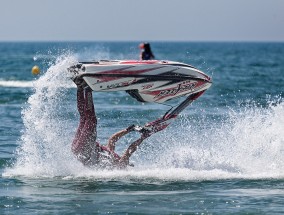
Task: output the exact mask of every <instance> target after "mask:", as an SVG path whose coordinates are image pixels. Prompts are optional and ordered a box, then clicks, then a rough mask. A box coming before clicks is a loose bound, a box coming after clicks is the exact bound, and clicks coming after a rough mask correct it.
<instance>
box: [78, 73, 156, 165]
mask: <svg viewBox="0 0 284 215" xmlns="http://www.w3.org/2000/svg"><path fill="white" fill-rule="evenodd" d="M74 82H75V83H76V85H77V108H78V111H79V115H80V122H79V126H78V129H77V132H76V135H75V138H74V140H73V143H72V152H73V153H74V154H75V155H76V157H77V159H78V160H79V161H81V162H82V163H83V164H84V165H86V166H99V167H118V168H125V167H126V166H127V165H129V158H130V156H131V155H132V154H133V153H134V152H135V151H136V149H137V147H138V146H139V145H140V144H141V143H142V141H143V140H145V139H146V138H147V137H149V136H150V135H151V134H150V133H149V132H144V133H143V132H142V134H141V137H140V138H139V139H137V140H136V141H134V142H133V143H132V144H130V145H129V147H128V148H127V149H126V151H125V152H124V154H123V155H122V156H119V155H118V154H117V153H115V144H116V142H117V141H118V140H119V139H120V138H121V137H123V136H124V135H126V134H128V133H129V132H131V131H134V130H135V126H134V125H132V126H129V127H128V128H126V129H124V130H121V131H119V132H117V133H115V134H113V135H112V136H111V137H110V138H109V140H108V144H107V145H106V146H103V145H100V144H99V143H98V142H96V139H97V118H96V114H95V109H94V104H93V96H92V90H91V88H90V87H89V86H87V85H86V83H85V81H84V80H82V79H78V78H77V79H76V80H74Z"/></svg>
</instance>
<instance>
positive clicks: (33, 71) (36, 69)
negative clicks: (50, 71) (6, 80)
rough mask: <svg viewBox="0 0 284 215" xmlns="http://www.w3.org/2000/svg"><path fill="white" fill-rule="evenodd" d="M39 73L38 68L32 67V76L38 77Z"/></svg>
mask: <svg viewBox="0 0 284 215" xmlns="http://www.w3.org/2000/svg"><path fill="white" fill-rule="evenodd" d="M39 73H40V69H39V67H38V66H34V67H33V68H32V74H33V75H38V74H39Z"/></svg>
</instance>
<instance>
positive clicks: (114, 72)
mask: <svg viewBox="0 0 284 215" xmlns="http://www.w3.org/2000/svg"><path fill="white" fill-rule="evenodd" d="M68 70H69V71H70V72H71V73H73V78H75V77H81V78H83V79H84V80H85V82H86V83H87V84H88V85H89V87H90V88H91V89H92V90H93V91H103V92H112V91H126V92H127V93H128V94H129V95H131V96H132V97H134V98H135V99H137V100H138V101H140V102H156V103H164V102H166V101H169V100H171V99H175V98H178V97H182V96H187V97H186V99H185V100H184V101H183V102H182V103H181V104H180V105H178V106H177V107H176V108H174V109H173V110H172V109H171V110H169V111H168V112H167V113H166V114H165V115H164V116H163V117H162V118H159V119H157V120H155V121H153V122H150V123H147V124H146V125H145V126H144V127H143V128H141V131H143V130H144V131H145V130H147V131H150V132H157V131H160V130H163V129H164V128H166V127H167V126H168V125H169V124H170V122H171V121H172V119H174V118H176V117H177V116H178V114H179V113H180V112H181V111H182V110H184V109H185V108H186V107H187V106H188V105H189V104H191V103H192V102H193V101H194V100H196V99H197V98H198V97H199V96H200V95H202V94H203V93H204V92H205V91H206V90H207V89H208V88H209V87H210V86H211V84H212V82H211V78H210V77H209V76H207V75H206V74H205V73H203V72H202V71H200V70H198V69H196V68H195V67H193V66H191V65H188V64H184V63H179V62H174V61H158V60H148V61H136V60H130V61H129V60H121V61H120V60H115V61H108V60H102V61H90V62H80V63H78V64H76V65H73V66H71V67H70V68H69V69H68Z"/></svg>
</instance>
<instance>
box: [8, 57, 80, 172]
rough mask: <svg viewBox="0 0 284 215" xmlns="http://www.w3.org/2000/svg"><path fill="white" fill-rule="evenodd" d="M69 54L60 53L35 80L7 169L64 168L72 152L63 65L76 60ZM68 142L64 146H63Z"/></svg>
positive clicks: (66, 76)
mask: <svg viewBox="0 0 284 215" xmlns="http://www.w3.org/2000/svg"><path fill="white" fill-rule="evenodd" d="M76 62H77V60H76V59H75V58H74V57H72V56H68V55H67V56H64V55H62V56H60V57H59V58H58V59H57V60H56V62H55V64H54V65H53V66H51V67H50V68H49V69H48V70H47V71H46V73H45V74H44V75H42V76H41V77H40V78H39V79H38V80H36V81H35V82H34V83H33V85H34V93H33V94H32V95H31V96H30V97H29V99H28V102H27V107H26V108H24V109H23V111H22V119H23V123H24V127H25V130H24V131H23V135H22V137H21V146H20V147H19V148H18V150H17V161H16V163H15V165H14V167H13V168H12V169H10V170H7V172H8V173H9V172H10V173H11V174H16V175H27V176H28V175H31V176H39V175H49V176H53V175H58V173H59V172H60V174H64V172H66V171H67V172H69V171H68V166H69V165H70V161H72V158H73V156H72V155H71V152H70V139H69V138H67V137H66V136H65V135H64V132H65V131H68V126H66V124H68V123H67V122H68V119H67V118H66V116H64V115H63V114H62V113H68V110H65V109H66V105H64V104H66V103H65V102H64V101H66V96H67V92H68V91H67V90H66V89H67V88H69V87H70V85H72V81H71V80H70V78H68V77H69V74H68V72H67V68H68V67H69V66H70V65H72V64H74V63H76ZM67 145H68V146H67Z"/></svg>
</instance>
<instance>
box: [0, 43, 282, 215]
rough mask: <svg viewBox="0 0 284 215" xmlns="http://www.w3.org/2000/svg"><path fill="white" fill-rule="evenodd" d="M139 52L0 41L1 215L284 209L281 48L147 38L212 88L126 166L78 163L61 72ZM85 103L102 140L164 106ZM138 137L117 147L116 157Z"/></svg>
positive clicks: (128, 46)
mask: <svg viewBox="0 0 284 215" xmlns="http://www.w3.org/2000/svg"><path fill="white" fill-rule="evenodd" d="M138 45H139V42H15V43H12V42H11V43H10V42H9V43H8V42H5V43H0V119H1V124H0V214H283V213H284V43H249V42H247V43H240V42H236V43H233V42H227V43H217V42H216V43H205V42H203V43H202V42H200V43H199V42H196V43H193V42H192V43H191V42H152V43H151V46H152V50H153V52H154V54H155V56H156V59H160V60H172V61H179V62H183V63H187V64H191V65H193V66H194V67H196V68H198V69H200V70H201V71H203V72H205V73H206V74H208V75H209V76H211V77H212V81H213V84H212V86H211V88H209V89H208V90H207V91H206V93H205V94H204V95H203V96H201V97H200V98H199V99H198V100H197V101H195V102H194V103H193V104H192V105H191V106H189V107H188V108H187V109H186V110H185V111H183V112H182V114H181V115H180V116H179V117H178V118H177V119H176V120H175V121H174V122H173V123H172V124H171V125H170V126H169V127H168V128H167V129H165V130H163V131H161V132H159V133H156V134H154V135H152V136H151V137H150V138H149V139H147V140H146V141H145V142H144V143H143V144H142V145H141V146H140V147H139V149H138V150H137V152H135V154H134V155H133V157H132V158H131V162H132V163H133V164H134V165H135V166H134V167H129V168H128V169H126V170H96V169H91V168H87V167H84V166H83V165H82V164H81V163H80V162H79V161H77V160H76V158H75V157H74V156H73V154H72V152H71V142H72V139H73V137H74V134H75V131H76V128H77V125H78V121H79V115H78V112H77V109H76V86H75V84H74V83H73V82H72V81H71V79H70V74H68V71H67V68H68V67H69V66H71V65H73V64H74V63H77V62H79V61H88V60H100V59H106V60H108V59H112V60H113V59H118V60H121V59H138V58H139V48H138ZM34 65H38V66H39V67H40V69H41V73H40V74H39V75H37V76H35V75H32V74H31V68H32V67H33V66H34ZM93 98H94V103H95V108H96V113H97V117H98V140H99V142H100V143H102V144H103V143H106V141H107V139H108V137H109V136H110V135H111V134H113V133H114V132H116V131H119V130H121V129H123V128H125V127H127V126H128V125H131V124H139V125H144V124H145V123H147V122H149V121H152V120H154V119H156V118H158V117H160V116H162V115H163V114H164V113H165V112H166V111H167V110H168V109H169V108H170V107H169V106H167V105H161V104H148V103H139V102H137V101H136V100H134V99H133V98H131V97H129V96H128V94H126V93H125V92H113V93H103V92H94V94H93ZM175 104H177V101H171V102H170V105H175ZM136 135H137V134H135V133H132V134H130V135H129V136H127V137H125V138H124V139H122V140H121V141H120V142H119V143H118V145H117V151H118V153H119V154H121V153H122V152H123V151H124V150H125V148H126V147H127V146H128V145H129V143H130V142H131V141H133V140H134V139H135V138H137V136H136Z"/></svg>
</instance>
